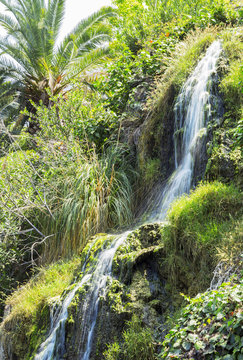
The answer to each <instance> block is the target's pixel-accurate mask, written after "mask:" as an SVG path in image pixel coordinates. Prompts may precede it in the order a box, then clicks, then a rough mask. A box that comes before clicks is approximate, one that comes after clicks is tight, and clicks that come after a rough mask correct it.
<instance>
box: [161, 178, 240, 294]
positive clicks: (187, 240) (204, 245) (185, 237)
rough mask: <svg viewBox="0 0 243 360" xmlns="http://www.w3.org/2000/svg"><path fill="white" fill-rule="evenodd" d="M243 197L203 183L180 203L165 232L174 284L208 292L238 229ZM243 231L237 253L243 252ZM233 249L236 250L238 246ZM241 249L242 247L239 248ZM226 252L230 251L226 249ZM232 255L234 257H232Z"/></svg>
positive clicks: (230, 189) (231, 189)
mask: <svg viewBox="0 0 243 360" xmlns="http://www.w3.org/2000/svg"><path fill="white" fill-rule="evenodd" d="M241 204H242V194H241V193H240V192H239V190H237V188H234V187H233V186H226V185H223V184H221V183H218V182H215V183H211V184H201V185H200V186H199V187H198V188H196V190H195V191H193V192H192V193H191V194H190V196H183V197H182V198H180V199H178V200H176V201H175V202H174V203H173V204H172V207H171V210H170V211H169V213H168V220H169V221H170V224H169V225H167V226H166V227H165V228H164V230H163V236H164V239H165V251H166V269H167V271H168V278H169V279H170V283H171V285H172V286H173V285H174V286H175V288H176V289H177V291H178V289H181V291H184V289H186V291H187V293H189V294H193V295H196V294H197V292H198V291H200V290H202V289H207V287H208V286H209V283H210V278H211V274H212V271H213V269H214V267H215V266H216V264H217V262H218V261H219V257H218V256H217V254H218V250H217V249H221V250H222V251H223V249H224V248H226V247H227V246H228V245H229V244H228V241H230V237H229V234H228V233H229V232H230V231H234V229H236V228H237V226H236V224H237V222H238V221H240V219H241V214H242V207H241ZM240 237H241V235H240V232H238V235H236V237H235V241H236V243H237V244H238V245H237V246H236V249H238V250H236V254H235V255H237V252H238V251H241V250H240V249H242V246H241V245H240V244H241V241H240ZM230 246H231V247H232V249H233V248H234V244H233V243H231V244H230ZM238 246H239V248H238ZM225 253H227V251H226V250H225ZM230 256H232V254H231V255H230Z"/></svg>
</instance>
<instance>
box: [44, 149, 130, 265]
mask: <svg viewBox="0 0 243 360" xmlns="http://www.w3.org/2000/svg"><path fill="white" fill-rule="evenodd" d="M59 156H61V154H60V153H59V155H58V156H57V158H59ZM48 159H49V160H50V156H49V155H48ZM51 167H52V171H53V170H54V172H56V174H52V175H51V178H50V179H48V183H50V185H51V184H52V183H53V184H54V186H52V187H50V188H49V199H50V200H49V207H50V212H51V214H52V216H51V215H50V213H41V214H40V216H39V217H38V218H37V220H38V224H39V226H40V227H41V228H42V229H43V231H44V230H45V234H48V235H50V236H51V237H50V238H49V239H48V241H47V242H46V243H45V245H44V249H43V257H44V259H45V261H51V259H53V258H55V259H57V258H59V257H63V256H64V257H67V256H71V255H72V254H74V253H76V252H77V251H80V250H81V249H82V248H83V247H84V246H85V244H86V241H87V240H88V238H89V237H90V236H92V235H94V234H95V233H97V232H100V231H102V232H104V231H106V230H107V229H110V228H114V227H118V226H122V225H128V224H129V223H130V222H131V220H132V186H131V181H130V180H131V176H132V175H133V174H132V173H133V171H132V169H131V168H130V167H129V166H128V165H127V163H126V161H125V150H124V149H122V148H121V147H118V146H115V147H112V148H109V149H107V150H105V151H104V152H103V153H102V154H101V155H100V156H98V155H97V154H96V152H95V151H94V150H92V151H91V152H90V153H89V154H88V155H83V154H79V153H78V152H77V153H76V155H75V159H70V163H69V164H67V167H65V166H61V167H59V166H58V167H57V168H56V169H54V168H53V161H52V162H51ZM59 172H60V173H59Z"/></svg>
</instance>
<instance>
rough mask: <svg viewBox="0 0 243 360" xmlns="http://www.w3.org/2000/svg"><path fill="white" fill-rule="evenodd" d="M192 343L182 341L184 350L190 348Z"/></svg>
mask: <svg viewBox="0 0 243 360" xmlns="http://www.w3.org/2000/svg"><path fill="white" fill-rule="evenodd" d="M191 346H192V344H191V343H190V342H189V341H183V343H182V347H183V349H184V350H185V351H189V350H190V349H191Z"/></svg>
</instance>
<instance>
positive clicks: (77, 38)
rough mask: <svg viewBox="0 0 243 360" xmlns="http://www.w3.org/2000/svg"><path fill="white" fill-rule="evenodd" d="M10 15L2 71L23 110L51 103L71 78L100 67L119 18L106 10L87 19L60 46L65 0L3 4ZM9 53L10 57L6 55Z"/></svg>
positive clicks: (3, 18) (0, 21)
mask: <svg viewBox="0 0 243 360" xmlns="http://www.w3.org/2000/svg"><path fill="white" fill-rule="evenodd" d="M0 3H2V4H3V5H4V6H5V7H6V9H7V12H9V15H5V14H4V15H3V14H0V25H2V26H3V27H4V28H5V30H6V31H7V36H5V37H4V38H2V39H0V69H3V70H4V71H5V73H7V74H8V78H9V81H10V82H9V84H10V86H11V87H12V88H13V89H15V91H16V93H18V94H19V102H20V103H21V106H22V107H27V109H28V110H29V111H32V112H34V108H33V106H32V105H31V102H34V103H39V102H40V101H42V102H43V104H44V105H46V106H48V105H49V100H50V96H51V95H57V94H59V93H62V92H64V91H65V90H66V89H67V88H68V85H69V83H70V78H74V77H77V75H78V74H79V73H80V72H82V71H84V70H85V69H86V68H87V67H89V66H90V65H92V64H94V63H97V61H98V60H100V59H101V57H102V56H104V54H105V53H106V52H107V45H106V44H107V41H109V39H110V37H109V34H110V27H109V24H108V22H107V18H108V17H109V16H112V15H113V14H114V11H113V9H112V8H110V7H104V8H102V9H101V10H100V11H98V12H96V13H94V14H93V15H91V16H90V17H88V18H86V19H84V20H82V21H81V22H80V23H79V24H78V25H77V26H76V27H75V28H74V30H73V31H72V32H71V33H70V34H68V35H67V36H66V37H65V38H64V40H63V41H62V43H61V44H60V45H59V46H57V38H58V34H59V31H60V27H61V24H62V20H63V17H64V8H65V0H48V2H46V1H45V0H0ZM5 55H7V57H6V56H5Z"/></svg>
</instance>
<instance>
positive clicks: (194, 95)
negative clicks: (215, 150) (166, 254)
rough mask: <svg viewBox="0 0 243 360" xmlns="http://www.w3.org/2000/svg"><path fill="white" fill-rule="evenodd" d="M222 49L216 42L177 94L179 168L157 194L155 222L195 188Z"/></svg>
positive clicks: (177, 155) (176, 159) (176, 123)
mask: <svg viewBox="0 0 243 360" xmlns="http://www.w3.org/2000/svg"><path fill="white" fill-rule="evenodd" d="M221 50H222V49H221V44H220V41H215V42H213V44H212V45H211V46H210V47H209V48H208V50H207V52H206V55H205V56H204V57H203V59H202V60H201V61H199V63H198V65H197V67H196V68H195V70H194V71H193V73H192V74H191V76H190V77H189V78H188V80H187V81H186V82H185V84H184V86H183V87H182V89H181V92H180V94H179V96H178V98H177V102H176V104H175V107H174V113H175V133H174V144H175V171H174V173H173V174H172V176H171V177H170V178H169V180H168V181H167V184H166V185H165V187H164V189H163V191H162V192H161V194H159V196H158V198H157V202H156V206H155V207H154V210H153V211H152V214H151V216H150V219H149V220H150V221H151V222H152V221H162V220H163V219H164V218H165V216H166V213H167V211H168V208H169V206H170V204H171V203H172V201H173V200H174V199H176V198H178V197H179V196H181V195H182V194H184V193H189V191H190V189H191V185H192V179H193V175H194V173H193V171H194V160H195V158H196V155H197V152H198V149H200V146H198V145H199V144H200V141H202V139H203V135H204V134H205V133H206V128H205V126H206V125H207V122H208V121H209V119H210V118H211V104H210V96H211V94H210V85H211V81H210V80H212V78H213V76H214V75H215V74H216V73H217V71H216V67H217V61H218V59H219V55H220V53H221Z"/></svg>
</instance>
